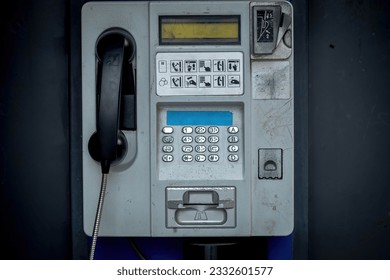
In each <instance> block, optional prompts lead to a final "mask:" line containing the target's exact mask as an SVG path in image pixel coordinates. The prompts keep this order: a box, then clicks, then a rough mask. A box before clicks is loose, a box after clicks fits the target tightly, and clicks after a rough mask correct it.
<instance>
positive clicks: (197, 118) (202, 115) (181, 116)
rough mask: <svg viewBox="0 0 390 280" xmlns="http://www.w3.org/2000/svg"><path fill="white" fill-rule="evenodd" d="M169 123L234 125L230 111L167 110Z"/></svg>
mask: <svg viewBox="0 0 390 280" xmlns="http://www.w3.org/2000/svg"><path fill="white" fill-rule="evenodd" d="M167 125H220V126H222V125H225V126H230V125H233V113H232V112H229V111H167Z"/></svg>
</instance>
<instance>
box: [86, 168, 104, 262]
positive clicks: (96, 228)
mask: <svg viewBox="0 0 390 280" xmlns="http://www.w3.org/2000/svg"><path fill="white" fill-rule="evenodd" d="M107 175H108V174H107V173H102V183H101V187H100V195H99V201H98V206H97V209H96V216H95V225H94V227H93V233H92V244H91V251H90V254H89V259H90V260H93V259H94V257H95V250H96V243H97V238H98V234H99V228H100V221H101V218H102V210H103V203H104V197H105V195H106V188H107Z"/></svg>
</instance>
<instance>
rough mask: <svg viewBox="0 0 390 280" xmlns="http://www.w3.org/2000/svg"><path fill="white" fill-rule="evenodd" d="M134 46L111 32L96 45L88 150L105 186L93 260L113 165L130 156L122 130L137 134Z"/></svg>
mask: <svg viewBox="0 0 390 280" xmlns="http://www.w3.org/2000/svg"><path fill="white" fill-rule="evenodd" d="M133 42H134V41H133V40H132V38H131V36H130V34H128V33H127V32H126V31H124V30H121V29H111V30H108V31H105V32H104V33H103V34H102V35H101V36H100V37H99V38H98V40H97V44H96V58H97V71H96V81H97V83H96V100H97V102H96V111H97V114H96V132H95V133H94V134H93V135H92V136H91V138H90V140H89V143H88V150H89V153H90V155H91V157H92V158H93V159H95V160H96V161H98V162H100V165H101V172H102V182H101V190H100V195H99V202H98V205H97V210H96V217H95V223H94V229H93V233H92V245H91V252H90V259H93V258H94V253H95V248H96V243H97V237H98V233H99V228H100V221H101V217H102V211H103V203H104V199H105V195H106V187H107V174H108V173H109V171H110V167H111V165H112V164H113V163H115V162H119V161H120V160H121V159H123V157H124V155H125V154H126V152H127V146H128V145H127V140H126V136H125V135H124V134H123V132H122V131H121V129H127V130H135V127H136V125H135V123H136V121H135V115H136V113H135V85H134V78H133V77H134V73H133V68H132V59H133V57H134V52H135V50H134V44H133ZM122 99H123V100H122Z"/></svg>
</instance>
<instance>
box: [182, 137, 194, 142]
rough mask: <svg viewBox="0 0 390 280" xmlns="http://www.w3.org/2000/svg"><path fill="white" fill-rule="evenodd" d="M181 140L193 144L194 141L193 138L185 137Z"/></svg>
mask: <svg viewBox="0 0 390 280" xmlns="http://www.w3.org/2000/svg"><path fill="white" fill-rule="evenodd" d="M181 140H182V141H183V143H192V140H193V139H192V137H191V136H183V138H182V139H181Z"/></svg>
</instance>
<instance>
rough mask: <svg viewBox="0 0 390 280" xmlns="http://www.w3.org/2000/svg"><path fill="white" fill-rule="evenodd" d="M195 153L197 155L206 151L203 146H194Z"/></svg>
mask: <svg viewBox="0 0 390 280" xmlns="http://www.w3.org/2000/svg"><path fill="white" fill-rule="evenodd" d="M195 151H196V152H197V153H204V152H205V151H206V146H203V145H198V146H195Z"/></svg>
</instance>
